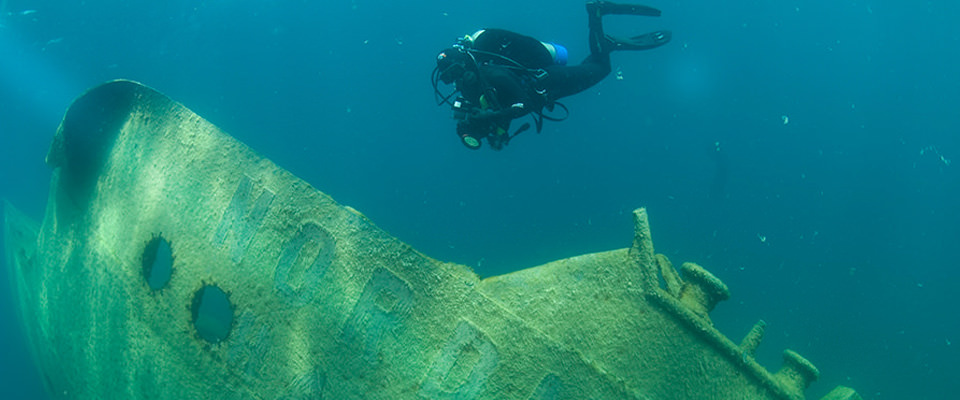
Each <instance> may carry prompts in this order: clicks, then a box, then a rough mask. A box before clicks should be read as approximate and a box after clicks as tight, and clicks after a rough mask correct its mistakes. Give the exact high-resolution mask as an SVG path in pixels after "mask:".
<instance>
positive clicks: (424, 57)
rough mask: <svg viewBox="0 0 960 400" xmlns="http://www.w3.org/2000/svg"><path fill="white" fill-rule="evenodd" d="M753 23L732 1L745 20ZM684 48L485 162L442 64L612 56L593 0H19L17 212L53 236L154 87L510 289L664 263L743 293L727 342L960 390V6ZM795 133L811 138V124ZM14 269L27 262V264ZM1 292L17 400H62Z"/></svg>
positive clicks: (0, 88) (9, 43)
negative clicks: (554, 264) (84, 109)
mask: <svg viewBox="0 0 960 400" xmlns="http://www.w3.org/2000/svg"><path fill="white" fill-rule="evenodd" d="M724 3H733V4H724ZM648 4H649V5H653V6H656V7H658V8H660V9H662V10H663V12H664V15H663V17H661V18H658V19H654V18H640V17H614V18H608V20H607V28H608V31H609V32H610V33H622V34H627V33H640V32H646V31H651V30H655V29H660V28H666V29H671V30H673V32H674V41H673V42H672V43H670V44H669V45H667V46H665V47H662V48H659V49H656V50H652V51H646V52H632V53H616V54H614V55H613V65H614V69H615V70H619V71H620V73H621V75H622V78H623V79H622V80H618V79H615V77H614V76H611V77H608V78H607V79H606V80H605V81H603V82H602V83H601V84H599V85H597V86H596V87H594V88H592V89H590V90H588V91H587V92H585V93H582V94H580V95H578V96H575V97H571V98H569V99H567V100H566V101H565V103H566V104H567V106H568V107H569V108H570V110H571V116H570V118H569V119H568V120H567V121H565V122H562V123H549V122H548V123H547V125H546V127H545V129H544V132H543V133H542V134H540V135H537V134H535V133H533V132H532V131H531V132H528V133H524V134H522V135H521V136H519V137H517V138H516V139H515V140H514V141H513V142H512V143H511V144H510V146H508V147H507V149H506V150H504V151H502V152H493V151H490V150H489V148H484V149H483V150H482V151H476V152H474V151H469V150H467V149H466V148H464V147H463V146H462V145H461V144H460V143H459V141H458V139H457V138H456V137H455V135H454V134H453V125H454V124H453V120H451V119H450V114H449V111H448V110H446V109H443V108H438V107H436V106H434V103H433V95H432V88H431V87H430V84H429V74H430V71H431V69H432V68H433V65H434V64H433V63H434V57H435V55H436V53H437V51H438V50H439V49H441V48H443V47H447V46H449V45H450V44H451V43H452V42H453V41H454V40H455V38H457V37H459V36H462V35H463V34H466V33H471V32H473V31H474V30H476V29H479V28H483V27H501V28H505V29H511V30H515V31H518V32H522V33H525V34H529V35H532V36H535V37H537V38H540V39H541V40H545V41H554V42H558V43H562V44H565V45H566V46H567V47H568V49H569V50H570V53H571V61H572V62H578V61H579V60H580V59H582V58H583V57H584V56H586V54H587V43H586V34H587V28H586V17H585V13H584V9H583V2H582V1H580V0H524V1H521V2H517V1H503V0H488V1H485V2H460V1H457V2H451V1H439V0H427V1H417V2H386V1H375V0H353V1H349V0H338V1H252V0H245V1H226V0H220V1H212V0H208V1H186V0H166V1H107V0H87V1H53V0H47V1H22V0H21V1H18V0H0V197H3V198H7V199H9V200H11V201H12V202H13V203H14V204H16V205H17V206H18V207H19V208H20V209H22V210H23V211H25V212H27V213H28V214H29V215H31V216H33V217H34V218H36V219H38V220H39V219H40V218H42V215H43V208H44V204H45V202H46V197H45V196H46V192H47V185H48V182H49V177H50V171H49V169H48V168H47V167H46V166H45V165H44V163H43V157H44V155H45V153H46V150H47V148H48V146H49V144H50V140H51V138H52V136H53V134H54V132H55V130H56V127H57V124H58V123H59V120H60V118H61V116H62V114H63V112H64V111H65V110H66V108H67V106H68V105H69V104H70V101H71V100H72V99H73V98H74V97H76V96H78V95H80V94H81V93H82V91H83V90H85V89H86V88H89V87H91V86H94V85H96V84H98V83H101V82H104V81H106V80H110V79H115V78H127V79H133V80H137V81H140V82H143V83H145V84H147V85H149V86H152V87H154V88H156V89H158V90H160V91H162V92H164V93H166V94H167V95H169V96H170V97H171V98H173V99H175V100H178V101H180V102H182V103H184V104H185V105H186V106H188V107H190V108H191V109H193V110H194V111H196V112H197V113H198V114H200V115H201V116H203V117H205V118H207V119H208V120H210V121H211V122H213V123H214V124H216V125H218V126H219V127H221V128H222V129H224V130H225V131H227V132H229V133H231V134H232V135H234V136H235V137H237V138H238V139H240V140H241V141H243V142H245V143H247V144H248V145H250V146H251V147H253V148H254V149H256V150H257V151H259V152H260V153H261V154H263V155H264V156H266V157H268V158H271V159H273V160H274V161H275V162H276V163H278V164H279V165H281V166H282V167H284V168H286V169H289V170H290V171H292V172H293V173H294V174H296V175H298V176H300V177H301V178H303V179H304V180H306V181H308V182H310V183H311V184H312V185H314V186H315V187H317V188H318V189H320V190H322V191H324V192H326V193H328V194H330V195H332V196H333V197H334V198H335V199H337V200H338V201H339V202H341V203H343V204H347V205H350V206H352V207H354V208H356V209H358V210H360V211H361V212H363V213H364V214H366V215H367V216H369V217H370V218H371V219H372V220H373V221H375V222H376V223H377V224H378V225H379V226H380V227H382V228H384V229H386V230H387V231H389V232H390V233H392V234H393V235H395V236H397V237H398V238H400V239H401V240H403V241H405V242H408V243H410V244H411V245H413V246H414V247H415V248H417V249H419V250H421V251H423V252H424V253H426V254H428V255H430V256H432V257H435V258H438V259H441V260H446V261H454V262H459V263H462V264H466V265H470V266H472V267H473V268H474V269H475V270H476V271H477V272H478V273H480V274H481V275H483V276H490V275H496V274H502V273H506V272H510V271H514V270H517V269H521V268H526V267H531V266H535V265H539V264H542V263H545V262H548V261H551V260H554V259H558V258H563V257H569V256H573V255H577V254H582V253H587V252H596V251H603V250H609V249H615V248H622V247H627V246H629V244H630V240H631V235H632V233H631V228H632V225H631V224H632V221H631V217H630V212H631V210H633V209H634V208H636V207H639V206H645V207H647V208H648V211H649V213H650V218H651V224H652V229H653V236H654V243H655V245H656V246H657V250H658V251H659V252H662V253H665V254H667V255H668V256H669V257H670V258H671V259H672V260H673V261H674V263H675V264H677V265H679V263H681V262H683V261H694V262H698V263H700V264H701V265H704V266H705V267H707V268H708V269H709V270H711V271H712V272H713V273H714V274H715V275H717V276H718V277H720V278H721V279H723V280H724V281H725V282H726V283H727V284H728V285H729V286H730V288H731V290H732V292H733V298H732V299H731V300H729V301H727V302H724V303H721V304H720V305H719V306H718V308H717V310H715V311H714V313H713V317H714V321H715V323H716V325H717V326H718V327H719V329H720V330H721V331H723V332H724V333H726V334H727V335H728V336H730V337H732V338H734V340H735V341H737V340H739V338H741V337H742V336H743V335H744V334H745V333H746V331H747V330H748V329H749V327H750V326H751V325H752V324H753V323H754V322H755V321H756V320H757V319H760V318H762V319H764V320H766V321H767V322H768V329H767V337H766V339H765V341H764V343H763V345H762V346H761V348H760V352H759V360H760V362H761V363H762V364H764V365H765V366H767V368H768V369H771V370H777V369H778V368H779V366H780V352H781V351H782V349H784V348H791V349H794V350H796V351H798V352H799V353H801V354H802V355H804V356H805V357H807V358H808V359H810V360H811V361H813V362H814V363H815V364H816V365H817V366H818V367H819V368H820V370H821V371H822V378H821V381H820V382H817V383H815V384H814V385H813V386H812V387H811V388H810V389H809V390H808V391H807V395H808V398H811V399H816V398H819V397H820V396H822V395H823V394H825V393H826V392H827V391H828V390H830V389H831V388H832V387H833V386H835V385H838V384H842V385H847V386H851V387H854V388H856V389H857V390H858V391H859V392H860V393H861V394H862V395H863V396H864V398H867V399H907V398H909V399H948V398H953V397H954V396H955V395H956V393H958V392H960V380H958V379H957V378H956V376H957V375H958V373H960V368H958V367H957V365H956V360H957V359H958V357H960V355H958V346H960V335H958V331H960V329H958V328H960V318H958V317H957V313H956V308H955V304H956V303H957V301H958V295H957V290H956V287H955V286H953V285H955V284H957V283H958V282H960V279H958V278H960V270H958V262H957V257H956V254H957V253H956V250H955V248H956V243H958V242H960V228H958V227H960V211H958V207H957V205H956V204H957V198H958V197H960V179H958V173H960V172H958V168H960V165H958V164H956V163H954V162H953V160H957V161H960V139H958V137H960V136H958V133H960V129H958V127H960V122H958V110H960V74H958V73H957V71H960V51H958V49H960V27H958V25H957V24H956V21H957V20H958V18H960V3H958V2H955V1H947V0H939V1H915V2H894V1H890V0H872V1H860V0H857V1H851V0H840V1H837V0H829V1H828V0H810V1H741V2H723V3H718V2H714V1H704V0H694V1H682V2H681V1H666V0H660V1H651V2H649V3H648ZM785 122H787V123H785ZM3 269H4V270H5V269H6V268H5V266H4V267H3ZM8 287H9V285H8V282H7V274H6V273H2V274H0V299H2V300H0V321H2V322H0V324H2V325H0V327H2V329H0V340H2V342H3V343H4V344H5V349H4V350H3V351H2V353H3V357H2V359H0V392H2V393H4V395H3V396H2V397H3V398H10V399H43V398H45V397H44V395H43V394H42V386H41V382H40V379H39V374H38V372H37V370H36V368H35V367H34V366H33V364H32V360H30V358H29V356H28V353H27V351H26V350H25V349H24V346H25V344H24V339H23V337H22V335H21V334H20V332H19V327H18V322H17V321H16V318H15V314H14V313H13V306H12V301H13V299H12V298H11V296H10V295H9V289H8Z"/></svg>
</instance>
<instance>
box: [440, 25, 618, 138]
mask: <svg viewBox="0 0 960 400" xmlns="http://www.w3.org/2000/svg"><path fill="white" fill-rule="evenodd" d="M591 33H592V34H593V33H594V32H591ZM599 34H600V35H602V30H601V31H600V32H599ZM472 48H473V49H474V50H478V51H477V52H474V53H473V54H474V57H475V59H476V61H477V69H476V71H475V72H474V71H470V72H467V73H466V74H465V75H464V76H463V78H462V79H460V80H459V81H458V82H457V85H458V87H457V88H458V89H459V90H460V92H461V93H462V94H463V97H464V98H465V99H466V100H467V101H469V102H471V103H473V104H477V105H480V104H481V103H482V102H481V101H480V97H481V95H484V103H486V106H487V108H486V109H485V111H484V114H482V115H474V118H473V122H472V123H474V124H476V123H480V121H486V122H487V123H492V124H495V126H492V127H490V128H489V132H490V137H489V138H490V140H491V144H492V145H494V147H500V145H499V143H497V136H498V133H497V132H499V135H500V136H502V135H504V134H507V131H508V130H509V126H510V121H511V120H513V119H516V118H519V117H522V116H524V115H526V114H529V113H531V112H537V113H538V112H540V111H541V110H542V109H543V108H544V107H552V104H553V102H555V101H556V100H558V99H560V98H563V97H566V96H570V95H573V94H576V93H579V92H582V91H584V90H586V89H587V88H589V87H591V86H593V85H596V84H597V83H598V82H600V81H601V80H603V78H604V77H606V76H607V75H609V74H610V53H609V52H604V51H599V50H598V51H595V52H593V53H592V54H590V56H588V57H587V58H586V59H585V60H584V61H583V62H581V63H580V64H579V65H573V66H567V65H558V64H555V63H554V60H553V56H552V55H551V54H550V52H549V51H548V50H547V48H546V47H544V45H543V43H541V42H540V41H539V40H537V39H534V38H532V37H530V36H526V35H521V34H519V33H515V32H511V31H507V30H503V29H485V30H484V31H483V33H481V34H480V35H479V36H477V37H476V38H475V40H474V42H473V46H472ZM487 53H492V54H496V55H498V56H495V55H491V54H487ZM511 60H512V61H511ZM513 62H515V63H516V64H519V66H518V65H516V64H514V63H513ZM521 66H522V67H521ZM538 72H546V73H545V74H541V75H540V76H538ZM485 130H486V129H485ZM507 140H509V137H507Z"/></svg>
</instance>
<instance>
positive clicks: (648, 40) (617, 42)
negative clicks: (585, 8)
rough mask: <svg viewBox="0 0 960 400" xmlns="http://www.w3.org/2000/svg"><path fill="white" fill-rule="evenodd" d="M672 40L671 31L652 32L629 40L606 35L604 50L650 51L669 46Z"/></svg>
mask: <svg viewBox="0 0 960 400" xmlns="http://www.w3.org/2000/svg"><path fill="white" fill-rule="evenodd" d="M671 38H673V33H672V32H670V31H656V32H650V33H645V34H643V35H639V36H634V37H631V38H629V39H623V38H618V37H615V36H610V35H606V37H605V39H606V40H605V42H606V43H604V50H605V51H616V50H649V49H652V48H654V47H660V46H663V45H665V44H667V43H668V42H670V39H671Z"/></svg>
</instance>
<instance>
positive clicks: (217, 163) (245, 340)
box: [4, 81, 859, 400]
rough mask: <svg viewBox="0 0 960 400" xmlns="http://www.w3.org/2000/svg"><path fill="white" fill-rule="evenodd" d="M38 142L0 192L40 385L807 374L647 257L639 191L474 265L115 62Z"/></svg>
mask: <svg viewBox="0 0 960 400" xmlns="http://www.w3.org/2000/svg"><path fill="white" fill-rule="evenodd" d="M47 162H48V164H49V165H50V166H51V167H52V168H53V179H52V181H51V187H50V196H49V202H48V205H47V210H46V216H45V217H44V220H43V223H42V224H40V225H37V224H35V223H33V222H32V221H31V220H30V218H28V217H26V216H23V215H22V214H20V213H19V212H17V211H16V210H15V209H14V208H12V207H11V206H10V205H9V204H7V205H6V206H5V207H4V208H5V221H6V223H5V238H6V253H7V259H8V265H9V266H10V268H11V274H12V276H11V281H12V282H13V284H14V286H15V287H14V293H15V294H16V295H17V298H18V300H19V311H20V314H21V319H22V322H23V326H24V328H25V329H26V332H27V336H28V338H29V340H30V345H31V348H32V350H33V352H34V355H35V357H36V359H37V361H38V364H39V365H40V367H41V372H42V375H43V376H44V379H45V381H46V384H47V386H48V391H49V393H50V394H51V395H52V396H53V397H54V398H65V399H66V398H69V399H105V398H124V399H184V398H188V399H201V398H203V399H523V400H526V399H731V400H733V399H737V400H742V399H803V398H804V396H803V390H804V389H805V388H806V386H807V385H808V384H809V383H810V382H811V381H813V380H815V379H816V378H817V375H818V372H817V370H816V368H815V367H814V366H813V365H812V364H810V363H809V362H807V361H806V360H804V359H803V358H802V357H800V356H799V355H797V354H796V353H793V352H790V351H787V352H785V356H784V360H785V362H784V365H783V366H782V367H781V368H780V370H779V371H778V372H776V373H770V372H768V371H767V370H765V369H764V368H763V367H761V366H760V365H758V364H757V363H756V362H755V361H754V358H753V353H754V350H755V349H756V347H757V345H759V343H760V340H761V338H762V335H763V324H762V323H758V324H757V325H756V326H755V327H754V329H753V330H751V334H750V335H748V337H747V338H744V340H742V341H740V342H739V343H734V342H732V341H731V340H729V339H727V338H726V337H725V336H723V335H722V334H720V333H719V332H717V331H716V329H714V328H713V326H712V324H711V323H710V319H709V311H710V310H711V309H712V308H713V305H714V304H715V303H716V302H717V301H720V300H723V299H725V298H726V297H727V296H728V295H729V294H728V292H727V289H726V287H725V286H724V285H723V283H722V282H720V281H719V280H717V279H716V278H715V277H713V276H712V275H710V273H709V272H706V271H705V270H703V269H702V268H700V267H699V266H696V265H694V264H684V265H683V267H682V268H681V270H682V271H683V276H682V277H681V276H680V274H678V273H677V271H676V270H675V269H674V268H673V266H672V265H670V263H669V261H667V259H666V258H665V257H663V256H659V255H655V253H654V250H653V245H652V242H651V239H650V233H649V227H648V223H647V215H646V212H645V210H643V209H639V210H637V211H636V212H635V213H634V222H635V237H634V244H633V246H632V247H631V248H628V249H621V250H614V251H608V252H603V253H596V254H587V255H582V256H578V257H573V258H569V259H563V260H559V261H555V262H552V263H549V264H546V265H542V266H538V267H534V268H530V269H526V270H522V271H519V272H515V273H511V274H507V275H503V276H497V277H491V278H487V279H483V280H481V279H479V277H478V276H477V275H476V274H474V273H473V272H472V271H471V270H470V268H468V267H466V266H463V265H457V264H451V263H443V262H440V261H437V260H434V259H432V258H430V257H427V256H425V255H423V254H421V253H419V252H417V251H416V250H415V249H413V248H411V247H410V246H408V245H406V244H404V243H403V242H401V241H399V240H397V239H396V238H393V237H391V236H390V235H388V234H386V233H385V232H384V231H382V230H380V229H379V228H377V227H376V226H375V225H374V224H373V223H372V222H371V221H369V220H368V219H367V218H366V217H364V216H363V215H362V214H360V213H359V212H357V211H355V210H353V209H351V208H349V207H346V206H343V205H340V204H338V203H336V202H335V201H334V200H333V199H331V198H330V197H329V196H327V195H325V194H323V193H322V192H320V191H318V190H316V189H314V188H313V187H311V186H310V185H309V184H307V183H306V182H304V181H302V180H300V179H298V178H296V177H295V176H293V175H292V174H290V173H289V172H287V171H285V170H283V169H281V168H279V167H278V166H277V165H275V164H273V163H272V162H270V161H269V160H266V159H264V158H262V157H260V156H259V155H257V154H256V153H255V152H254V151H252V150H251V149H250V148H248V147H246V146H245V145H243V144H241V143H240V142H238V141H236V140H235V139H233V138H231V137H230V136H228V135H226V134H225V133H223V132H221V131H220V130H219V129H217V128H216V127H215V126H213V125H212V124H210V123H209V122H207V121H205V120H203V119H202V118H200V117H199V116H197V115H196V114H194V113H193V112H191V111H190V110H188V109H187V108H185V107H184V106H183V105H181V104H179V103H177V102H175V101H173V100H170V99H169V98H167V97H166V96H164V95H162V94H160V93H158V92H156V91H154V90H152V89H150V88H147V87H145V86H142V85H140V84H138V83H135V82H130V81H114V82H109V83H106V84H104V85H101V86H98V87H96V88H93V89H91V90H90V91H88V92H87V93H85V94H84V95H83V96H81V97H80V98H78V99H77V100H76V101H75V102H74V103H73V105H72V106H71V107H70V109H69V110H68V112H67V113H66V115H65V117H64V120H63V122H62V124H61V126H60V129H59V130H58V132H57V135H56V137H55V139H54V143H53V145H52V147H51V150H50V153H49V154H48V156H47ZM158 246H159V247H158ZM158 249H159V250H158ZM164 249H166V250H164ZM164 252H166V254H165V255H164V254H163V253H164ZM158 254H160V255H159V256H158ZM165 263H166V264H167V265H164V264H165ZM158 271H159V272H158ZM164 271H166V273H165V274H166V275H167V276H165V277H163V276H162V277H160V278H156V277H155V275H156V274H157V273H161V274H163V273H164ZM215 294H217V295H219V297H216V296H215ZM218 306H219V307H220V309H219V310H217V307H218ZM209 310H214V311H209ZM827 398H830V399H856V398H859V396H857V394H856V393H855V392H854V391H852V390H850V389H847V388H837V389H836V390H834V391H833V392H831V394H830V395H828V396H827Z"/></svg>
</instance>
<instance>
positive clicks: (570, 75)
mask: <svg viewBox="0 0 960 400" xmlns="http://www.w3.org/2000/svg"><path fill="white" fill-rule="evenodd" d="M609 74H610V53H609V52H607V53H604V52H600V53H593V54H590V55H589V56H588V57H587V58H586V59H585V60H583V62H582V63H580V65H573V66H554V67H550V68H547V77H546V78H545V79H544V82H543V88H544V89H546V91H547V96H549V100H550V101H554V100H557V99H560V98H563V97H567V96H570V95H573V94H577V93H580V92H582V91H584V90H586V89H588V88H590V87H591V86H593V85H596V84H597V83H599V82H600V81H602V80H603V78H605V77H606V76H607V75H609Z"/></svg>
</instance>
